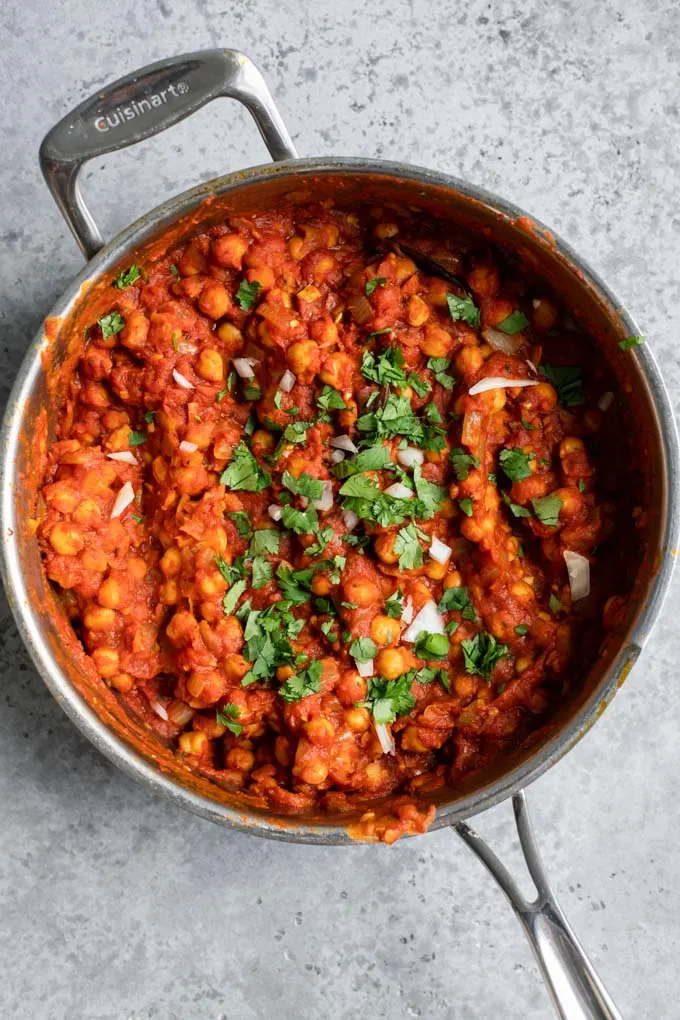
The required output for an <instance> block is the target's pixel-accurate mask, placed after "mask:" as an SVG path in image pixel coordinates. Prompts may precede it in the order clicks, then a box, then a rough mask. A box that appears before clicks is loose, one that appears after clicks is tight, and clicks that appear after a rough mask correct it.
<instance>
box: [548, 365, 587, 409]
mask: <svg viewBox="0 0 680 1020" xmlns="http://www.w3.org/2000/svg"><path fill="white" fill-rule="evenodd" d="M538 371H539V372H540V373H541V375H544V376H545V378H546V379H547V380H548V381H549V382H551V383H552V384H553V386H554V387H555V389H556V390H557V399H558V400H559V402H560V404H562V405H563V407H578V406H579V405H580V404H585V402H586V394H585V390H584V389H583V369H582V368H581V366H580V365H548V364H542V365H539V367H538Z"/></svg>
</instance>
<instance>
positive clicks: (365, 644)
mask: <svg viewBox="0 0 680 1020" xmlns="http://www.w3.org/2000/svg"><path fill="white" fill-rule="evenodd" d="M349 654H350V655H352V656H353V657H354V658H355V659H356V660H357V662H370V661H371V659H374V658H375V657H376V655H377V654H378V646H377V645H376V643H375V641H373V639H372V638H370V637H359V638H355V639H354V641H353V642H352V644H351V645H350V646H349Z"/></svg>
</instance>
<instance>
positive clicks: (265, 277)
mask: <svg viewBox="0 0 680 1020" xmlns="http://www.w3.org/2000/svg"><path fill="white" fill-rule="evenodd" d="M246 280H247V281H248V283H259V285H260V290H262V291H265V290H271V289H272V287H273V286H274V284H275V283H276V277H275V276H274V270H273V269H270V268H269V266H258V267H257V268H253V269H248V270H247V271H246ZM285 296H286V297H288V295H285ZM284 303H285V302H284ZM287 307H290V299H289V301H288V304H287Z"/></svg>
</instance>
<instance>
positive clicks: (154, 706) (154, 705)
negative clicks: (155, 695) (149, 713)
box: [151, 701, 168, 722]
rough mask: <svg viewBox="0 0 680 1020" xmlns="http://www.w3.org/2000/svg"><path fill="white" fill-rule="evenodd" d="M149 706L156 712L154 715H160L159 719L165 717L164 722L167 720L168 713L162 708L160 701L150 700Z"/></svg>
mask: <svg viewBox="0 0 680 1020" xmlns="http://www.w3.org/2000/svg"><path fill="white" fill-rule="evenodd" d="M151 707H152V709H153V710H154V712H155V713H156V715H159V716H160V717H161V719H165V721H166V722H167V721H168V713H167V712H166V710H165V709H164V708H163V706H162V705H161V703H160V701H152V702H151Z"/></svg>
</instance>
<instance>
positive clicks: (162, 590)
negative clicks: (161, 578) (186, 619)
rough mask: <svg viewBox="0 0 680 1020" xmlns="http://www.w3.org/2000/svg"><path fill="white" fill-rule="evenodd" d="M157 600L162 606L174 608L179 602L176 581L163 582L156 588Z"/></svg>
mask: <svg viewBox="0 0 680 1020" xmlns="http://www.w3.org/2000/svg"><path fill="white" fill-rule="evenodd" d="M158 600H159V602H161V603H162V604H163V605H164V606H174V605H176V604H177V602H179V588H178V587H177V581H175V580H174V579H172V578H171V579H170V580H169V581H165V582H164V583H163V584H161V585H160V586H159V588H158Z"/></svg>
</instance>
